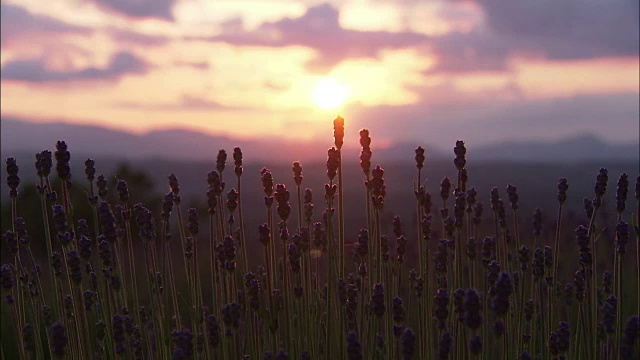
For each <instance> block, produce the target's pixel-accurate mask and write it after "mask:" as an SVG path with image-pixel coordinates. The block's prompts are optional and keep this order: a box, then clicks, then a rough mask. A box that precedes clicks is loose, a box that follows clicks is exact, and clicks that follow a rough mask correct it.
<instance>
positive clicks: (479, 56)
mask: <svg viewBox="0 0 640 360" xmlns="http://www.w3.org/2000/svg"><path fill="white" fill-rule="evenodd" d="M476 2H477V3H478V5H479V6H480V7H481V8H482V9H483V11H484V14H485V19H486V24H485V25H484V26H480V27H478V28H476V29H474V30H473V31H472V32H470V33H464V34H463V33H451V34H446V35H443V36H439V37H434V38H432V39H431V41H430V47H431V50H432V52H433V54H434V55H435V56H436V57H437V58H438V64H437V65H436V66H435V67H433V68H432V69H430V72H444V73H452V72H469V71H504V70H508V58H509V57H510V56H513V55H517V54H523V55H525V56H526V55H533V56H539V57H543V58H545V59H549V60H582V59H594V58H603V57H637V56H638V51H639V45H638V44H639V43H640V30H639V17H638V11H639V9H638V2H637V1H621V2H615V3H612V2H606V1H604V2H603V1H596V0H574V1H555V0H541V1H529V0H510V1H508V2H506V3H505V2H504V1H502V0H476Z"/></svg>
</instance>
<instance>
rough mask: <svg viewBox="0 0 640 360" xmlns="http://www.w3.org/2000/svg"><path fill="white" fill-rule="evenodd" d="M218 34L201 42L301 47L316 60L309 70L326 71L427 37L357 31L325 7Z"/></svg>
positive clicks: (229, 26)
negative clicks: (312, 51)
mask: <svg viewBox="0 0 640 360" xmlns="http://www.w3.org/2000/svg"><path fill="white" fill-rule="evenodd" d="M224 28H225V29H226V30H225V31H223V33H222V34H220V35H217V36H212V37H209V38H206V39H205V40H209V41H215V42H225V43H228V44H231V45H236V46H263V47H284V46H304V47H308V48H311V49H314V50H315V51H316V53H317V57H316V58H315V59H314V60H313V61H311V62H310V63H309V64H308V65H309V67H310V69H313V70H323V69H327V68H330V67H332V66H334V65H336V64H338V63H339V62H341V61H343V60H345V59H349V58H375V57H377V56H378V54H379V52H380V51H381V50H383V49H400V48H408V47H413V46H418V45H420V44H423V43H424V42H425V41H426V40H427V37H426V36H425V35H423V34H418V33H413V32H398V33H395V32H387V31H357V30H351V29H345V28H343V27H342V26H341V25H340V22H339V12H338V10H337V9H336V8H334V7H333V6H331V5H329V4H322V5H317V6H314V7H311V8H309V9H308V10H307V12H306V13H305V14H304V15H302V16H301V17H298V18H285V19H281V20H279V21H276V22H267V23H264V24H262V25H261V26H260V27H258V29H256V30H255V31H245V30H241V26H239V24H238V21H237V20H234V21H233V22H232V23H231V24H227V26H225V27H224Z"/></svg>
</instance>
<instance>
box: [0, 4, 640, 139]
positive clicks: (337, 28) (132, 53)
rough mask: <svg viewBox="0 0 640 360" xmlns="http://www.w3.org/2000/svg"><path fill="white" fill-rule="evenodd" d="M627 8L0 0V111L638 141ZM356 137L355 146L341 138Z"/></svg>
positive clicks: (387, 134)
mask: <svg viewBox="0 0 640 360" xmlns="http://www.w3.org/2000/svg"><path fill="white" fill-rule="evenodd" d="M638 6H639V5H638V1H637V0H616V1H602V0H539V1H531V0H510V1H504V0H477V1H444V0H433V1H425V0H422V1H420V0H346V1H293V0H279V1H260V0H253V1H244V0H234V1H231V0H227V1H214V0H49V1H42V0H3V1H2V4H1V16H2V18H1V50H2V51H1V53H0V54H1V55H0V62H1V66H2V67H1V78H2V83H1V85H2V91H1V106H0V109H1V115H2V116H3V117H12V118H20V119H25V120H30V121H37V122H49V121H65V122H69V123H81V124H95V125H100V126H104V127H109V128H115V129H121V130H126V131H130V132H134V133H143V132H146V131H149V130H153V129H167V128H188V129H196V130H199V131H203V132H206V133H211V134H225V135H230V136H234V137H243V138H256V137H262V136H275V135H278V136H285V137H297V138H309V139H312V138H315V137H317V136H325V135H326V134H330V133H331V130H332V129H331V123H330V121H331V120H332V119H333V118H334V117H335V115H336V114H338V113H340V114H341V115H342V116H343V117H344V118H345V119H346V121H347V129H348V132H349V134H348V135H352V136H356V135H355V134H356V133H357V131H358V130H359V129H360V128H362V127H367V128H369V129H371V131H372V133H373V134H375V135H374V136H376V139H379V140H380V141H381V142H393V141H395V142H414V141H422V140H427V141H431V142H433V143H435V144H436V145H442V146H444V145H449V144H452V143H453V142H454V141H455V139H458V138H464V139H466V140H467V141H468V142H472V143H476V144H480V143H489V142H493V141H501V140H506V139H514V140H522V139H550V140H553V139H559V138H562V137H565V136H570V135H576V134H584V133H594V134H596V135H598V136H599V137H601V138H602V139H604V140H608V141H624V142H634V141H635V142H637V141H638V132H639V125H638V116H639V100H638V95H639V94H638V92H639V87H640V84H639V77H640V74H639V70H638V69H639V60H638V42H639V41H640V36H639V15H638V14H639V8H638ZM354 141H355V140H354Z"/></svg>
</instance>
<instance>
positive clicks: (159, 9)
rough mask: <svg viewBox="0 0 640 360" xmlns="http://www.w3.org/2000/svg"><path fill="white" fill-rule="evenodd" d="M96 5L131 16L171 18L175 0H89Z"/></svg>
mask: <svg viewBox="0 0 640 360" xmlns="http://www.w3.org/2000/svg"><path fill="white" fill-rule="evenodd" d="M90 1H92V2H94V3H95V4H96V5H98V7H100V8H102V9H105V10H110V11H113V12H116V13H118V14H121V15H125V16H128V17H132V18H157V19H162V20H173V14H172V9H173V5H174V4H175V3H176V2H177V0H90Z"/></svg>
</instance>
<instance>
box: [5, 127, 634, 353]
mask: <svg viewBox="0 0 640 360" xmlns="http://www.w3.org/2000/svg"><path fill="white" fill-rule="evenodd" d="M343 141H344V120H343V119H342V118H340V117H338V118H337V119H336V120H335V121H334V147H332V148H331V149H330V150H329V152H328V156H327V163H326V175H327V176H326V182H325V186H324V189H323V190H324V191H322V192H321V193H317V192H316V193H314V192H312V191H311V190H310V189H306V188H305V180H304V177H305V173H304V172H303V167H302V165H301V164H300V163H298V162H295V163H293V167H292V172H291V178H292V179H293V181H294V184H295V185H294V186H293V187H291V188H288V187H287V186H285V185H284V184H282V183H276V182H275V180H274V178H273V174H272V173H271V171H270V170H268V169H266V168H264V169H263V170H262V171H261V173H260V180H261V185H262V190H263V193H264V201H261V202H259V203H255V202H254V203H246V201H243V199H245V193H246V191H247V190H246V187H243V179H244V178H243V176H245V177H246V176H247V175H245V174H244V173H243V158H242V151H241V150H240V149H239V148H236V149H234V152H233V166H231V163H229V165H228V166H227V154H226V152H225V151H224V150H221V151H220V153H219V155H218V158H217V161H216V167H215V169H214V170H212V171H211V172H210V173H209V174H207V175H206V178H207V184H208V191H207V193H206V202H207V208H208V209H207V213H206V214H202V213H201V212H198V211H197V210H196V209H195V208H186V207H185V206H184V204H183V201H182V198H181V196H182V192H181V189H180V183H179V180H178V179H177V177H176V176H174V175H173V174H172V175H171V176H170V177H169V178H168V186H169V189H170V191H169V192H168V193H167V194H166V195H165V196H164V198H163V201H162V205H161V206H159V209H158V210H157V211H156V206H155V205H151V204H142V203H133V201H132V199H134V198H139V197H138V195H140V194H138V193H136V192H139V193H143V192H144V191H145V190H144V188H142V189H141V188H139V187H136V188H135V191H134V192H132V193H129V185H128V184H127V183H126V182H125V181H124V180H122V179H120V180H119V181H117V182H116V183H115V184H114V183H111V184H109V183H108V182H107V181H106V179H105V178H104V177H102V176H97V177H96V171H95V164H94V162H93V161H90V160H88V161H87V162H86V164H85V177H86V184H87V186H86V192H85V193H84V194H82V193H78V190H77V188H76V186H75V184H74V186H73V187H70V181H69V180H70V176H71V168H70V165H69V159H70V153H69V152H68V150H67V146H66V144H65V143H64V142H59V143H58V144H57V147H56V151H55V152H54V153H51V152H48V151H44V152H42V153H40V154H38V155H37V159H36V160H37V161H36V168H37V170H38V177H37V179H36V180H37V182H36V184H37V186H36V191H37V193H38V197H39V201H38V202H39V205H37V204H24V205H23V204H20V203H18V199H19V197H18V193H17V190H18V187H19V184H20V178H19V176H18V167H17V164H16V163H15V160H14V159H7V169H6V174H7V186H8V188H9V189H10V196H9V197H10V200H11V219H13V220H14V221H12V223H11V226H10V228H6V229H3V231H4V233H3V246H5V247H4V248H3V253H4V252H5V251H6V252H7V254H9V256H8V258H9V260H10V261H8V262H7V264H3V265H2V292H3V301H2V314H3V317H2V327H1V329H2V337H1V338H2V355H3V357H4V358H7V359H10V358H15V357H18V358H24V359H28V358H50V357H66V358H74V359H75V358H78V359H80V358H92V357H99V358H127V359H129V358H136V359H137V358H147V359H169V358H176V359H192V358H193V359H199V358H202V359H209V358H211V359H214V358H215V359H242V358H245V357H246V358H249V359H261V358H275V359H286V358H301V359H322V358H326V359H333V358H339V359H400V358H402V359H435V358H440V359H467V358H469V359H471V358H479V359H490V358H502V359H516V358H522V359H527V358H536V357H539V358H544V359H546V358H553V359H562V358H567V359H573V358H580V359H616V358H623V359H627V358H629V359H635V358H637V357H638V351H639V349H638V348H639V346H638V331H639V330H638V328H639V327H640V325H639V324H638V321H639V320H638V315H637V314H638V312H640V308H639V306H640V305H638V303H639V298H640V285H638V278H639V276H640V273H639V271H640V268H639V267H640V265H639V260H638V258H639V254H638V245H637V243H638V237H639V230H638V218H637V217H638V213H640V209H639V208H638V207H639V206H640V205H639V204H640V201H639V199H638V197H639V196H640V194H639V193H640V189H638V186H640V185H638V183H636V191H635V199H627V198H630V196H628V193H629V189H628V187H629V184H628V182H629V181H628V178H627V177H626V174H625V175H621V176H620V178H619V180H618V184H617V187H616V188H615V189H613V190H612V189H611V188H609V189H607V186H608V183H609V178H608V177H609V174H608V172H607V171H606V169H601V170H600V171H599V172H598V174H597V176H596V183H595V186H594V190H595V191H594V193H593V194H582V195H583V196H588V198H587V199H588V200H587V201H586V202H585V214H584V215H581V216H579V217H578V218H575V217H573V218H571V219H568V218H567V216H566V213H565V212H563V209H564V207H565V202H566V199H567V196H573V194H571V190H570V180H571V179H569V181H567V180H566V179H563V178H561V179H560V180H559V183H558V197H557V203H556V204H557V212H556V216H555V219H553V220H555V222H553V220H551V219H544V218H543V217H541V216H540V215H539V213H537V214H538V215H535V216H534V220H533V232H532V233H530V232H529V231H525V229H530V228H531V226H530V225H529V224H530V223H531V220H530V219H529V218H528V217H527V216H525V215H524V214H523V213H522V211H521V208H520V204H519V196H518V189H517V188H516V187H515V186H511V185H510V186H508V187H507V189H506V192H505V193H504V194H503V195H506V196H505V197H504V198H503V197H502V196H501V191H500V190H499V189H497V188H494V189H493V190H492V191H491V193H490V194H489V193H487V194H478V192H477V191H476V190H475V188H474V187H472V186H471V184H472V180H473V177H470V176H469V174H468V169H467V164H466V162H467V161H466V152H467V150H466V148H465V145H464V143H463V142H462V141H458V142H457V143H456V146H455V148H454V155H455V159H454V161H453V163H454V167H455V174H456V175H455V177H453V178H451V179H449V178H446V179H443V181H442V182H441V183H440V185H439V186H436V185H433V184H428V183H427V182H426V181H425V179H426V178H427V176H426V175H427V174H425V172H424V169H423V168H424V162H425V161H428V157H425V152H424V149H422V148H420V147H418V148H417V149H416V153H415V161H416V163H415V165H416V168H415V180H414V186H413V189H407V191H413V193H414V195H415V197H414V202H413V203H405V204H403V205H402V206H403V207H410V208H413V209H415V210H413V211H412V213H413V214H414V215H413V216H414V218H411V219H407V218H404V219H401V218H400V217H398V216H396V217H393V218H392V219H391V220H389V219H388V216H389V214H390V212H389V209H388V203H390V202H391V203H393V200H394V199H389V198H388V197H389V194H387V184H386V176H385V175H389V174H386V173H385V170H384V169H383V168H382V167H381V166H373V164H372V161H373V160H374V159H375V157H374V152H373V151H372V150H375V148H372V147H371V143H372V141H371V137H370V135H369V132H368V131H366V130H363V131H361V133H360V144H361V146H362V152H361V156H360V160H361V163H360V167H361V168H360V169H359V170H353V169H352V168H350V167H346V166H343V165H344V162H343V158H342V149H341V148H342V144H343ZM408 156H411V154H408ZM54 165H55V175H53V174H52V171H53V170H54ZM391 165H393V164H391ZM345 171H349V172H352V171H358V172H360V173H361V177H362V180H363V183H364V184H365V185H364V186H363V187H362V188H361V189H360V190H357V189H353V188H352V187H349V188H348V189H347V187H345V186H344V182H345V181H344V178H345V174H344V172H345ZM54 180H55V181H54ZM232 187H233V189H232ZM250 190H252V191H255V189H250ZM347 191H350V192H354V191H360V192H361V193H362V195H363V196H362V199H363V200H364V201H362V203H361V204H359V206H358V205H355V204H353V203H351V204H348V203H346V202H350V201H354V199H357V197H355V196H353V195H354V194H353V193H349V192H347ZM567 192H568V194H567ZM612 194H613V195H612ZM203 195H204V194H203ZM345 198H346V199H347V200H345ZM485 198H486V199H490V202H488V203H483V202H482V200H481V199H485ZM634 200H635V203H634ZM609 201H611V203H615V204H616V212H615V220H614V219H609V222H613V223H614V227H615V229H616V230H615V231H614V232H613V233H612V234H609V233H607V232H606V231H604V230H605V228H607V227H608V228H611V225H610V224H609V222H607V221H603V220H602V218H603V214H604V212H605V211H606V210H605V209H606V204H607V203H608V202H609ZM150 202H151V201H150ZM157 202H158V200H157V199H155V203H157ZM632 203H634V204H632ZM627 207H628V208H627ZM260 208H261V209H262V210H261V211H262V213H263V214H264V220H263V224H262V225H260V226H259V228H245V227H246V225H245V224H246V221H245V218H244V217H245V216H244V213H246V211H247V209H248V210H249V211H256V209H260ZM21 209H29V211H28V212H22V211H21ZM354 209H355V210H354ZM348 211H359V212H360V218H361V219H363V220H362V223H361V224H360V226H361V230H360V231H359V232H358V234H357V241H349V240H348V238H350V234H347V233H346V230H345V229H349V228H350V226H348V225H353V224H346V220H345V219H348V218H353V216H352V214H348ZM201 218H202V220H201ZM569 220H571V221H572V222H574V223H569ZM543 221H548V222H551V223H552V229H551V231H546V230H545V228H543V225H542V222H543ZM27 223H37V224H41V228H40V229H38V230H39V231H38V234H43V236H42V237H40V236H38V238H33V239H31V238H30V236H29V233H28V231H27V226H26V224H27ZM412 227H413V228H412ZM410 228H411V229H410ZM412 234H417V238H412ZM567 237H570V238H572V242H571V243H569V244H567V243H566V241H564V239H566V238H567ZM634 237H635V240H636V241H635V247H634V246H633V241H632V240H633V238H634ZM43 243H44V244H43ZM34 254H35V255H34ZM5 257H7V256H5ZM567 269H572V270H571V271H567ZM633 314H635V315H633Z"/></svg>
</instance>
